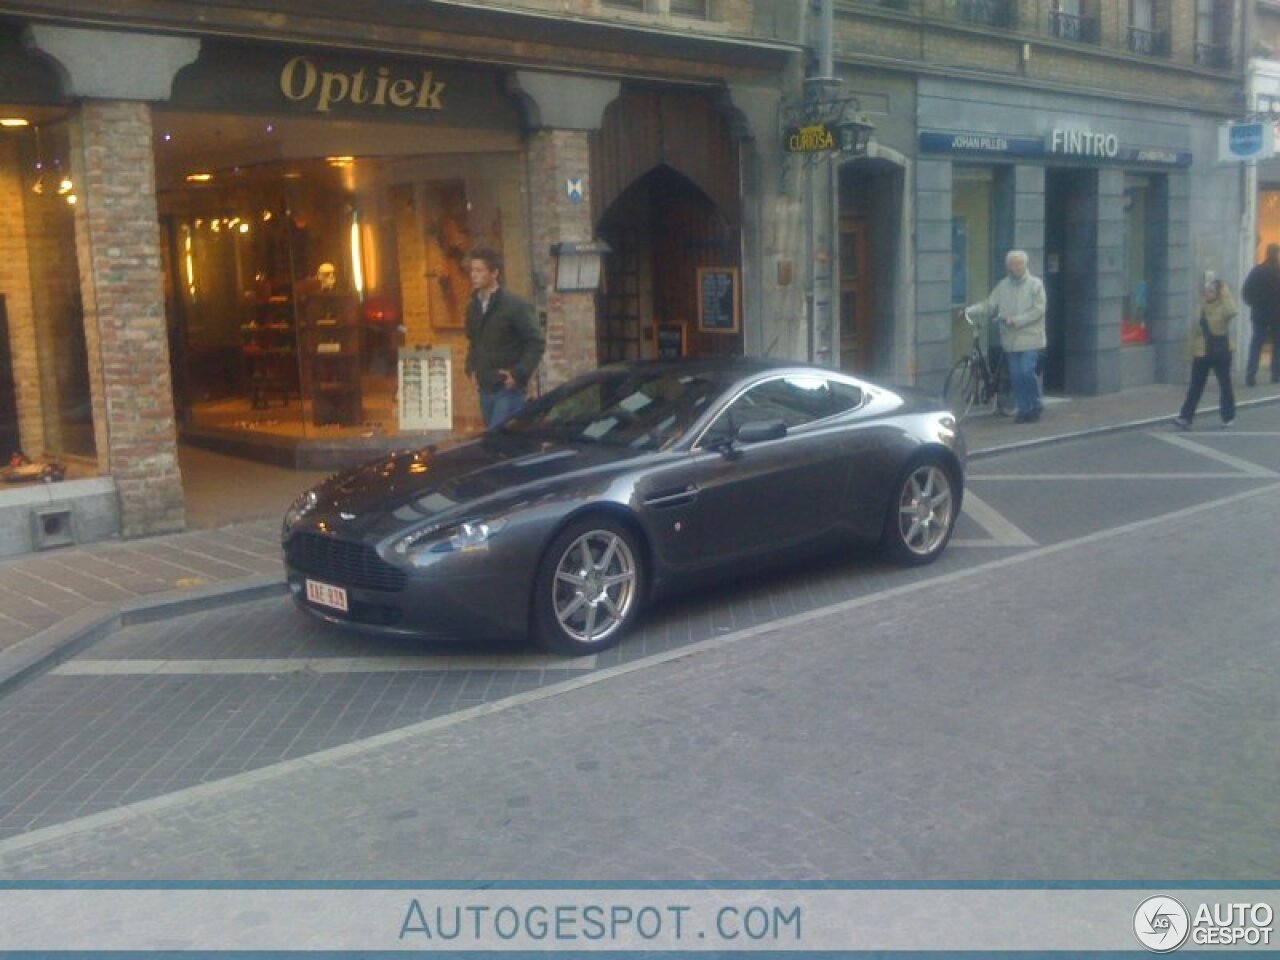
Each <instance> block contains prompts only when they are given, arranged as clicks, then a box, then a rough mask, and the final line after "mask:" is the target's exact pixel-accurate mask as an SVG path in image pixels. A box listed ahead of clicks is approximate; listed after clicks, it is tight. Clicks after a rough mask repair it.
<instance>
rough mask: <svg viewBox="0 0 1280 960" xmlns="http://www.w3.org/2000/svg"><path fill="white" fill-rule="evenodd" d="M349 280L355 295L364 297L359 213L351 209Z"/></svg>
mask: <svg viewBox="0 0 1280 960" xmlns="http://www.w3.org/2000/svg"><path fill="white" fill-rule="evenodd" d="M351 282H352V284H353V285H354V286H355V288H356V295H357V296H358V297H360V299H361V300H363V299H364V258H363V257H362V255H361V251H360V214H359V213H358V212H357V211H355V210H352V211H351Z"/></svg>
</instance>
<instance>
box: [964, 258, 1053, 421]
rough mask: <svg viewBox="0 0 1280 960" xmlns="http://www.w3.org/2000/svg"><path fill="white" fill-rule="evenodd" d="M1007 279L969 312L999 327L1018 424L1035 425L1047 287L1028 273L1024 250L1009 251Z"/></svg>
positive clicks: (1006, 262) (1005, 262) (1043, 344)
mask: <svg viewBox="0 0 1280 960" xmlns="http://www.w3.org/2000/svg"><path fill="white" fill-rule="evenodd" d="M1004 265H1005V269H1006V270H1007V271H1008V276H1006V277H1005V278H1004V279H1003V280H1001V281H1000V282H999V283H997V284H996V286H995V289H994V290H992V291H991V295H990V296H989V297H987V299H986V300H983V301H982V302H981V303H975V304H974V305H973V306H972V307H970V308H969V311H970V313H971V314H972V315H973V316H984V315H985V316H986V317H987V318H988V319H994V320H995V321H996V323H997V324H999V326H1000V344H1001V346H1003V347H1004V353H1005V356H1006V357H1008V359H1009V377H1010V379H1011V380H1012V381H1013V402H1014V403H1015V404H1016V405H1017V407H1018V415H1017V417H1016V418H1015V420H1014V422H1015V423H1035V421H1037V420H1039V419H1040V411H1041V410H1043V409H1044V404H1043V403H1042V402H1041V399H1040V381H1039V380H1037V379H1036V363H1037V361H1039V359H1040V351H1041V350H1043V349H1044V347H1045V343H1046V340H1045V331H1044V314H1045V295H1044V283H1042V282H1041V280H1040V278H1039V277H1037V276H1033V275H1032V273H1031V271H1029V270H1028V269H1027V253H1026V251H1025V250H1010V251H1009V252H1008V253H1007V254H1006V255H1005V258H1004Z"/></svg>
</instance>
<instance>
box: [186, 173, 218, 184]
mask: <svg viewBox="0 0 1280 960" xmlns="http://www.w3.org/2000/svg"><path fill="white" fill-rule="evenodd" d="M212 179H213V174H212V173H188V174H187V183H208V182H209V181H210V180H212Z"/></svg>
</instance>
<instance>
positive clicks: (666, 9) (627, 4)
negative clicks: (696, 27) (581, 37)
mask: <svg viewBox="0 0 1280 960" xmlns="http://www.w3.org/2000/svg"><path fill="white" fill-rule="evenodd" d="M600 5H601V6H602V7H605V8H606V9H610V8H612V9H615V10H631V11H634V12H636V13H653V14H658V15H662V14H670V15H671V16H675V17H689V18H692V19H696V20H709V19H711V0H600Z"/></svg>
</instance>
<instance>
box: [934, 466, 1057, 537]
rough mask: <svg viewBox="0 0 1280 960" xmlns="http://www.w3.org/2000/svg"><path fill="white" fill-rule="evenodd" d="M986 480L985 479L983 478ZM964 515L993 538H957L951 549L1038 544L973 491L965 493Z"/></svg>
mask: <svg viewBox="0 0 1280 960" xmlns="http://www.w3.org/2000/svg"><path fill="white" fill-rule="evenodd" d="M983 479H984V480H985V479H986V478H985V477H984V478H983ZM963 510H964V514H965V516H967V517H968V518H969V519H970V520H972V521H973V522H974V523H976V524H977V525H978V526H980V527H982V529H983V530H985V531H987V533H989V534H990V535H991V536H990V537H989V538H988V539H974V538H969V539H964V538H956V539H953V540H952V541H951V543H950V544H948V546H951V547H1034V546H1035V545H1036V542H1035V541H1034V540H1033V539H1031V537H1029V536H1027V534H1026V533H1025V532H1023V531H1022V530H1021V529H1019V528H1018V527H1016V526H1015V525H1014V524H1013V523H1012V522H1011V521H1010V520H1008V519H1006V518H1005V517H1004V516H1002V515H1001V514H1000V513H999V512H998V511H997V510H996V509H995V507H993V506H991V504H989V503H987V502H986V501H985V500H983V499H982V498H981V497H979V496H978V495H977V494H976V493H974V492H973V491H972V490H966V491H965V492H964V508H963Z"/></svg>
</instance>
